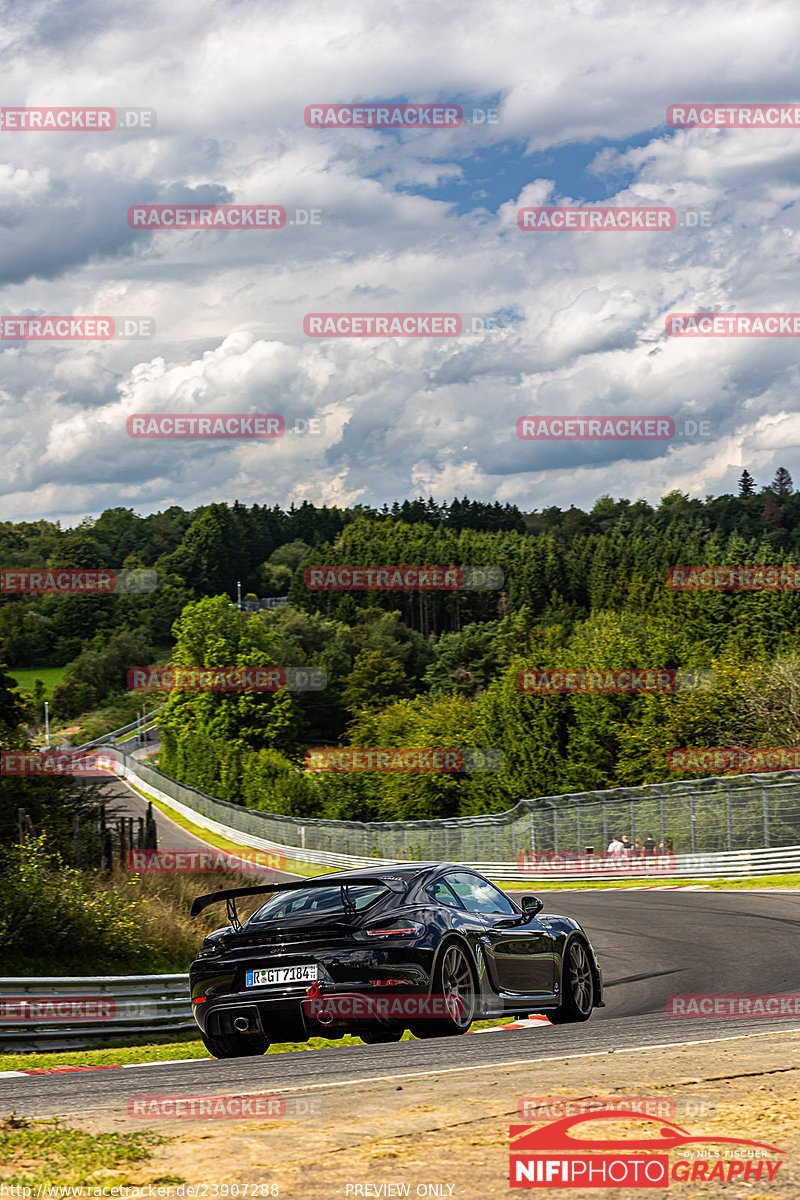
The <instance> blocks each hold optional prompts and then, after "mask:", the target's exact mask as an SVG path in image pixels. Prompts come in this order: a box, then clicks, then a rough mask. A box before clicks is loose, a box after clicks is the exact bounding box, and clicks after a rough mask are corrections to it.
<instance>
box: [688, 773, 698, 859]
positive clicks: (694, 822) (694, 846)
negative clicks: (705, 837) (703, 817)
mask: <svg viewBox="0 0 800 1200" xmlns="http://www.w3.org/2000/svg"><path fill="white" fill-rule="evenodd" d="M689 795H690V796H691V798H692V812H691V816H692V854H696V853H697V813H696V812H695V795H694V792H693V791H692V790H691V788H690V789H689Z"/></svg>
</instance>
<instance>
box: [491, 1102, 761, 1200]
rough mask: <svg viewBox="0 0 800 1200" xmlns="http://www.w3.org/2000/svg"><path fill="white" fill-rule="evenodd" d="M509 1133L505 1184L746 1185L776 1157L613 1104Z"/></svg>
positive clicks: (741, 1140) (754, 1144)
mask: <svg viewBox="0 0 800 1200" xmlns="http://www.w3.org/2000/svg"><path fill="white" fill-rule="evenodd" d="M609 1122H613V1127H611V1128H609ZM620 1122H624V1125H625V1130H626V1131H625V1134H624V1135H621V1134H620ZM581 1126H584V1128H580V1127H581ZM604 1126H605V1128H604ZM604 1133H605V1134H606V1136H603V1134H604ZM509 1136H510V1138H511V1146H510V1174H509V1184H510V1186H511V1187H530V1188H576V1187H591V1188H623V1187H626V1188H627V1187H643V1188H647V1187H650V1188H668V1187H669V1186H670V1184H672V1183H685V1182H702V1183H707V1182H708V1183H711V1182H716V1183H732V1182H739V1183H742V1184H745V1185H746V1186H750V1187H752V1185H753V1184H754V1183H760V1184H768V1183H770V1182H771V1181H772V1180H773V1179H774V1178H775V1176H776V1174H777V1173H778V1170H779V1169H780V1166H781V1163H782V1161H783V1151H782V1150H779V1149H778V1148H777V1147H776V1146H770V1145H767V1144H766V1143H764V1142H753V1141H749V1140H748V1139H747V1138H737V1137H719V1136H717V1135H715V1134H705V1135H703V1134H700V1135H695V1134H692V1133H690V1132H688V1131H687V1130H686V1129H682V1128H681V1127H680V1126H679V1125H676V1124H675V1123H674V1122H673V1121H669V1120H665V1119H664V1117H662V1116H650V1115H648V1114H646V1113H638V1112H628V1113H624V1114H623V1113H621V1112H620V1111H619V1108H605V1109H601V1110H599V1111H597V1112H588V1113H578V1114H577V1115H575V1116H568V1117H563V1118H562V1119H561V1120H558V1121H550V1122H548V1123H547V1124H545V1125H541V1124H540V1125H531V1124H528V1125H512V1126H511V1127H510V1130H509Z"/></svg>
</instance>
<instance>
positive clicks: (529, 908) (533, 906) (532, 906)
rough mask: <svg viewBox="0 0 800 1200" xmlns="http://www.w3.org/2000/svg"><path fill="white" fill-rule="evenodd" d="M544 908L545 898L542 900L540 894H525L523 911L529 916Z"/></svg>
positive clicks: (533, 915)
mask: <svg viewBox="0 0 800 1200" xmlns="http://www.w3.org/2000/svg"><path fill="white" fill-rule="evenodd" d="M543 908H544V900H540V899H539V897H538V896H525V897H524V899H523V901H522V911H523V912H525V913H527V914H528V916H529V917H535V916H536V914H537V913H538V912H541V911H542V909H543Z"/></svg>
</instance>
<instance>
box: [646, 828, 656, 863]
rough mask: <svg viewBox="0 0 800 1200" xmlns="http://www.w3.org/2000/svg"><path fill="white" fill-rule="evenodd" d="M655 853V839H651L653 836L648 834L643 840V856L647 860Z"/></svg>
mask: <svg viewBox="0 0 800 1200" xmlns="http://www.w3.org/2000/svg"><path fill="white" fill-rule="evenodd" d="M655 852H656V843H655V838H654V837H653V835H652V834H651V833H648V835H647V837H646V838H645V839H644V856H645V858H649V857H650V856H651V855H652V854H655Z"/></svg>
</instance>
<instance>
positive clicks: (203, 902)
mask: <svg viewBox="0 0 800 1200" xmlns="http://www.w3.org/2000/svg"><path fill="white" fill-rule="evenodd" d="M369 883H374V884H378V883H379V884H382V885H383V887H385V888H388V890H389V891H390V892H403V891H405V889H406V883H405V880H403V879H401V878H399V876H395V877H394V878H391V879H381V878H380V876H377V875H350V876H348V878H347V879H335V878H331V876H330V875H315V876H314V877H313V878H312V879H300V880H298V881H297V882H296V883H260V884H257V885H256V887H244V888H228V889H226V890H225V891H222V892H208V893H207V894H206V895H205V896H197V897H196V898H195V899H194V900H193V901H192V907H191V909H190V914H191V916H193V917H196V916H197V915H198V913H201V912H202V911H203V909H204V908H208V907H209V905H211V904H218V903H220V901H222V900H224V901H225V903H226V906H227V915H228V920H229V921H230V923H231V925H232V926H233V927H234V929H241V922H240V921H239V915H238V913H237V912H236V900H237V899H238V897H239V896H258V895H262V894H269V893H271V892H296V891H300V890H301V889H302V888H315V887H340V888H341V889H342V907H343V908H344V910H345V912H346V913H347V914H348V915H350V914H351V913H353V912H355V905H354V904H353V902H352V900H351V899H350V896H349V895H348V890H349V888H350V887H351V886H352V885H353V884H369Z"/></svg>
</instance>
